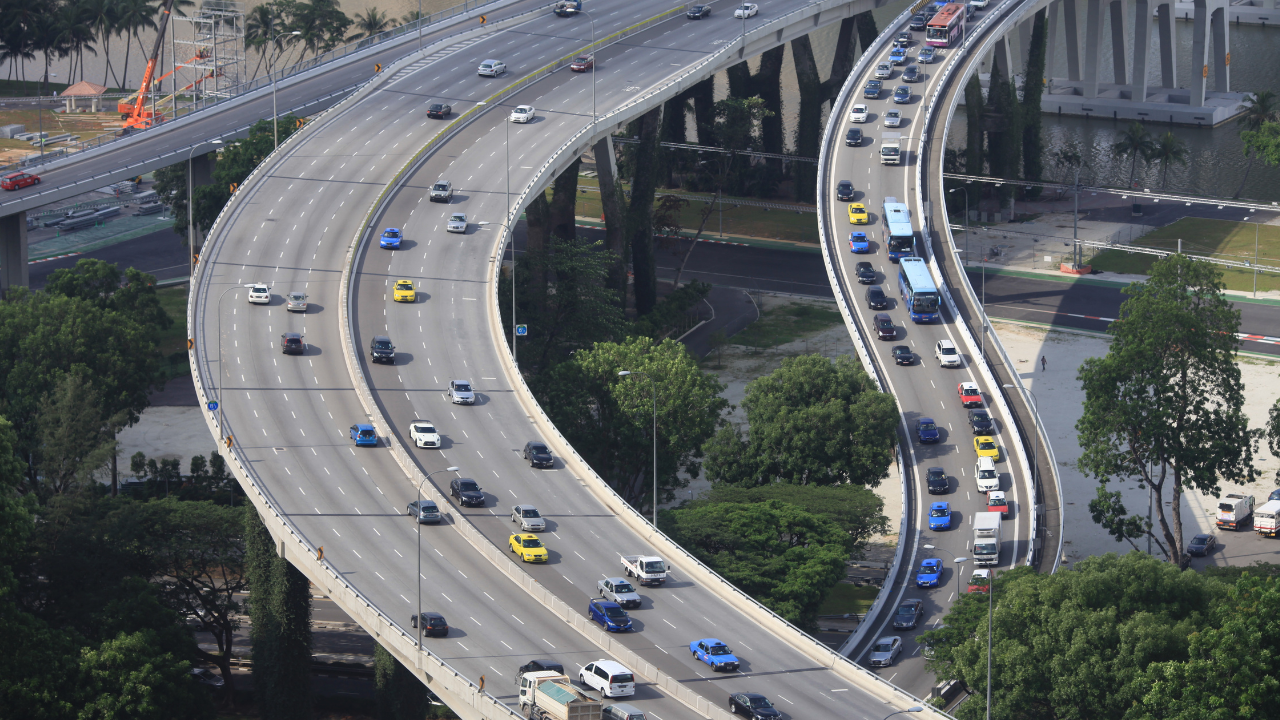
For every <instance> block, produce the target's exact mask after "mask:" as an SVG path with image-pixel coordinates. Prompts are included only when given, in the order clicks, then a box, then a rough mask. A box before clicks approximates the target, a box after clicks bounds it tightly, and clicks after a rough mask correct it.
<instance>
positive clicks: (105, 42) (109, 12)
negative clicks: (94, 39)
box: [84, 0, 120, 87]
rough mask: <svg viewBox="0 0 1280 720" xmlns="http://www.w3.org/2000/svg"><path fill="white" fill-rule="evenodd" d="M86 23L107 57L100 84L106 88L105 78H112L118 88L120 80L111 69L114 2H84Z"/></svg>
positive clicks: (113, 69) (114, 25)
mask: <svg viewBox="0 0 1280 720" xmlns="http://www.w3.org/2000/svg"><path fill="white" fill-rule="evenodd" d="M84 7H85V13H86V16H87V17H86V18H85V19H86V21H87V22H88V23H89V25H90V26H91V27H92V28H93V29H94V33H95V34H96V35H97V36H98V40H99V41H101V42H102V51H103V53H105V54H106V56H107V66H106V68H104V69H103V71H102V84H103V85H105V86H107V87H112V86H110V85H107V76H108V75H110V76H112V77H113V78H114V79H115V81H116V84H115V87H119V86H120V78H117V77H115V74H116V73H115V68H113V67H111V36H112V35H113V34H115V32H116V15H117V13H116V2H115V0H84Z"/></svg>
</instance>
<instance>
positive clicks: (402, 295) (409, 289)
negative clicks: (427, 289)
mask: <svg viewBox="0 0 1280 720" xmlns="http://www.w3.org/2000/svg"><path fill="white" fill-rule="evenodd" d="M392 293H393V294H392V296H391V299H392V300H395V301H396V302H413V301H415V300H417V299H418V293H417V291H415V290H414V289H413V281H412V280H397V281H396V284H395V287H394V288H393V289H392Z"/></svg>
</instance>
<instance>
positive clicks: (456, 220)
mask: <svg viewBox="0 0 1280 720" xmlns="http://www.w3.org/2000/svg"><path fill="white" fill-rule="evenodd" d="M444 229H445V230H448V231H449V232H455V233H465V232H466V231H467V214H466V213H454V214H452V215H450V216H449V224H448V225H445V227H444Z"/></svg>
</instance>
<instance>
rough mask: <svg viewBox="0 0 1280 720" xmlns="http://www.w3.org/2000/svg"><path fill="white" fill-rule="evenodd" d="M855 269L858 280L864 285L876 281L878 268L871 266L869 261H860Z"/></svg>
mask: <svg viewBox="0 0 1280 720" xmlns="http://www.w3.org/2000/svg"><path fill="white" fill-rule="evenodd" d="M853 271H854V273H855V274H856V275H857V276H858V282H860V283H862V284H863V285H870V284H871V283H873V282H875V281H876V269H875V268H873V267H871V263H869V262H860V263H858V264H857V265H855V266H854V270H853Z"/></svg>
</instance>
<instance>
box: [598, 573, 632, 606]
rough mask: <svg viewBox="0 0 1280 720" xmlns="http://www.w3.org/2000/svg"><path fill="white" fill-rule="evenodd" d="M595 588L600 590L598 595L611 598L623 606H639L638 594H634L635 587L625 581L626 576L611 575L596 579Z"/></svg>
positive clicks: (606, 598) (607, 598)
mask: <svg viewBox="0 0 1280 720" xmlns="http://www.w3.org/2000/svg"><path fill="white" fill-rule="evenodd" d="M596 590H599V591H600V597H602V598H604V599H605V600H612V601H614V602H616V603H618V604H619V605H621V606H622V607H624V608H628V609H630V608H638V607H640V596H639V595H637V594H636V589H635V588H634V587H632V586H631V583H630V582H627V579H626V578H620V577H612V578H605V579H603V580H598V581H596Z"/></svg>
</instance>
